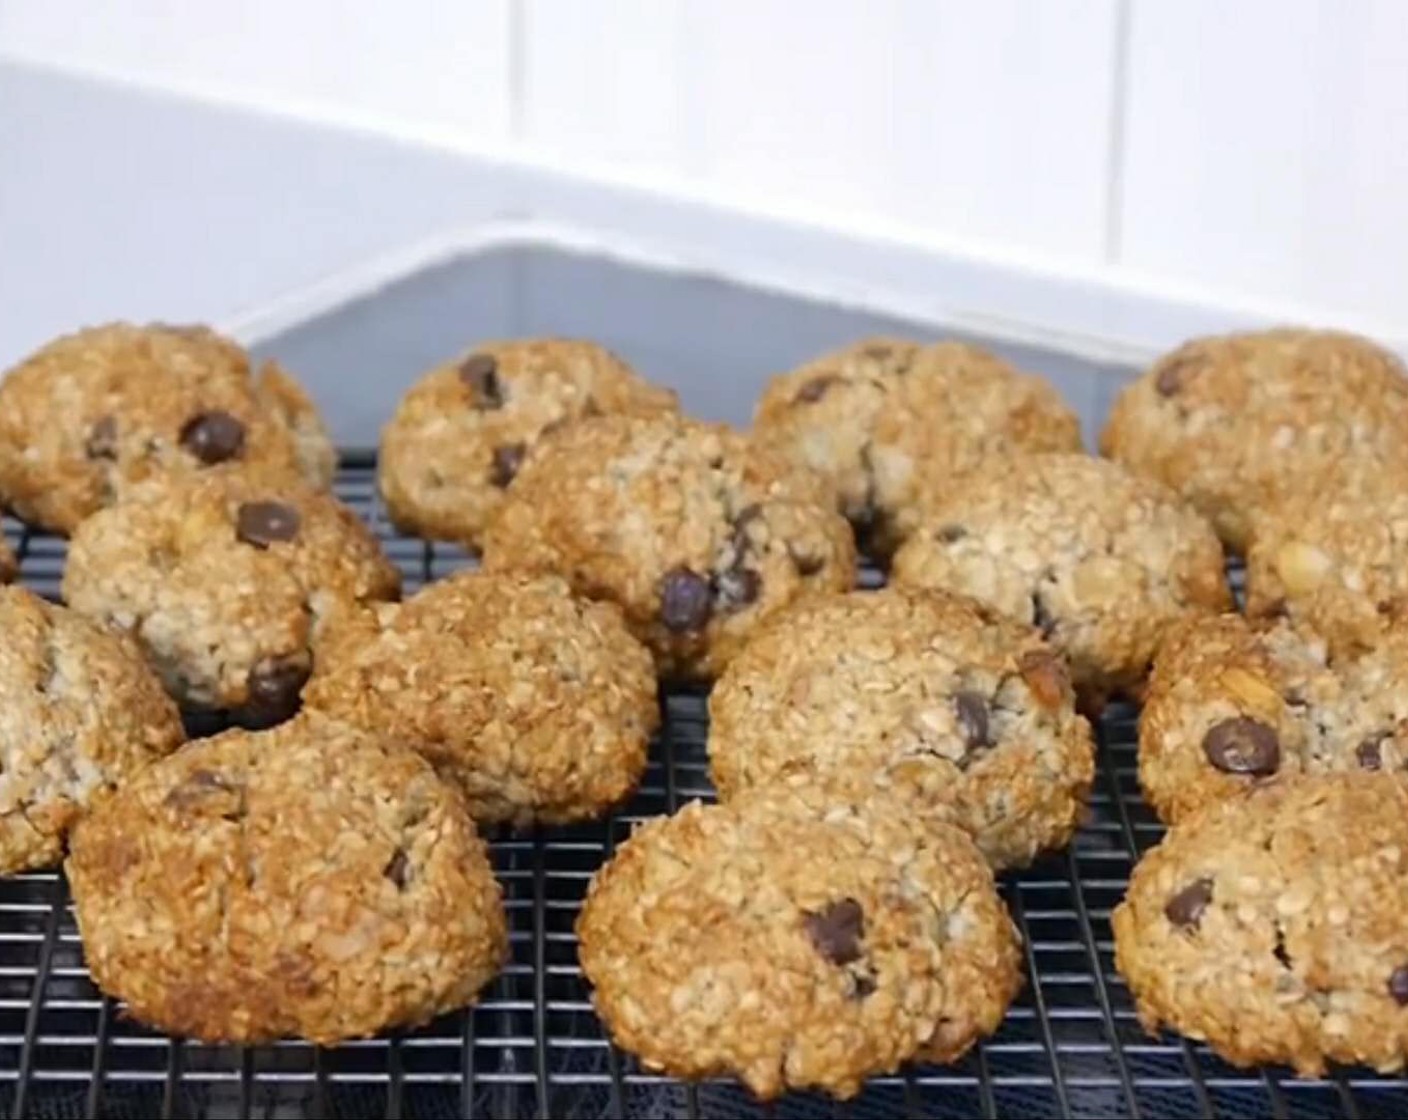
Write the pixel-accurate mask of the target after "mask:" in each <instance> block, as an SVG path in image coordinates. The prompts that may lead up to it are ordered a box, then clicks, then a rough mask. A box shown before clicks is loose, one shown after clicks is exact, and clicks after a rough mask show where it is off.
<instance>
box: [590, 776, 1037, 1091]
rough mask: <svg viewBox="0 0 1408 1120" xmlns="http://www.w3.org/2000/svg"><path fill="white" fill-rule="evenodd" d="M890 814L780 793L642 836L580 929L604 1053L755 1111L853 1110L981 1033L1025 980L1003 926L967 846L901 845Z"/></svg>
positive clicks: (882, 806) (681, 818)
mask: <svg viewBox="0 0 1408 1120" xmlns="http://www.w3.org/2000/svg"><path fill="white" fill-rule="evenodd" d="M903 812H904V809H903V806H901V805H900V804H898V803H892V802H887V801H886V800H885V798H884V797H883V795H876V797H875V798H873V799H872V802H871V804H870V805H869V806H868V807H867V808H866V809H865V810H860V809H857V808H855V807H852V806H848V805H846V804H844V803H840V804H836V803H833V802H831V801H829V800H828V799H826V798H824V797H821V796H819V795H818V792H817V790H816V789H815V788H814V787H812V786H810V785H807V784H805V783H801V784H787V783H781V784H779V785H777V786H775V787H770V788H768V789H763V790H756V791H753V792H751V793H750V794H748V795H747V796H745V797H741V798H739V799H737V800H736V801H734V802H733V803H731V804H728V805H708V806H706V805H702V804H700V803H698V802H692V803H690V804H689V805H686V806H685V807H684V808H683V809H682V810H680V812H679V813H677V814H676V815H675V816H673V817H662V818H656V819H655V820H652V821H649V822H647V823H646V824H644V825H642V826H641V827H640V828H639V829H637V831H636V832H635V834H634V835H633V836H632V837H631V838H630V840H628V841H627V842H626V843H625V844H623V845H622V847H621V848H620V850H619V851H618V852H617V853H616V855H615V856H614V857H613V858H612V860H611V862H609V863H608V864H607V865H606V866H605V867H603V868H602V869H601V870H600V871H599V872H598V873H597V875H596V876H595V878H594V879H593V881H592V884H591V886H590V888H589V890H588V892H587V899H586V903H585V905H584V906H583V908H582V913H581V915H580V916H579V918H578V920H577V934H578V937H579V939H580V943H581V960H582V969H583V971H584V972H585V974H586V976H587V978H588V980H590V982H591V983H592V985H593V987H594V992H593V1002H594V1003H595V1006H596V1009H597V1012H598V1014H600V1015H601V1017H602V1019H603V1020H604V1021H605V1022H606V1024H607V1026H608V1027H609V1029H610V1030H611V1033H612V1035H613V1037H614V1038H615V1039H616V1041H617V1042H618V1043H619V1044H620V1045H621V1046H623V1047H625V1048H626V1049H627V1050H630V1051H631V1052H632V1053H634V1054H636V1055H638V1056H639V1057H640V1059H641V1061H642V1062H643V1063H644V1064H645V1066H646V1067H647V1068H649V1069H655V1070H662V1071H664V1072H666V1073H669V1074H671V1075H674V1076H677V1077H686V1078H701V1077H709V1076H715V1075H720V1074H731V1075H733V1076H736V1077H738V1078H739V1079H740V1080H742V1081H743V1082H744V1084H746V1085H747V1086H748V1088H749V1089H751V1090H752V1091H753V1092H754V1093H756V1094H757V1095H758V1096H760V1097H763V1098H771V1097H775V1096H777V1095H778V1094H780V1093H782V1092H783V1091H784V1090H787V1089H821V1090H824V1091H825V1092H828V1093H831V1094H833V1095H835V1096H838V1097H849V1096H853V1095H854V1094H855V1093H856V1092H857V1091H858V1090H859V1089H860V1086H861V1082H862V1080H863V1079H864V1078H866V1077H867V1076H869V1075H871V1074H877V1073H889V1072H891V1071H893V1070H894V1069H895V1068H896V1067H897V1066H898V1065H899V1064H900V1063H902V1062H905V1061H907V1060H909V1059H910V1058H912V1057H919V1058H921V1059H927V1060H930V1061H954V1060H956V1059H957V1058H958V1057H959V1056H960V1055H961V1054H963V1052H964V1051H966V1050H967V1049H968V1048H969V1047H970V1046H971V1045H972V1044H973V1042H974V1041H976V1039H977V1038H979V1037H980V1036H982V1035H985V1034H989V1033H991V1032H992V1031H993V1030H995V1029H996V1028H997V1027H998V1025H999V1024H1000V1023H1001V1021H1002V1016H1003V1014H1004V1012H1005V1011H1006V1009H1007V1005H1008V1004H1009V1002H1010V1001H1011V999H1012V997H1013V996H1014V995H1015V994H1016V992H1017V989H1018V988H1019V986H1020V984H1021V971H1020V959H1021V958H1020V953H1019V951H1018V942H1017V936H1016V931H1015V930H1014V929H1013V926H1012V922H1011V919H1010V918H1009V917H1008V916H1007V912H1006V910H1005V909H1004V907H1003V905H1002V902H1001V900H1000V899H999V898H998V896H997V892H996V890H995V889H994V887H993V881H992V874H991V872H990V871H989V870H988V868H987V867H986V866H984V864H983V861H982V859H981V857H980V856H979V855H978V852H977V851H976V850H975V849H974V847H973V845H972V843H971V842H970V841H969V840H968V838H967V837H966V836H964V835H963V834H962V833H961V832H959V831H958V830H957V829H953V828H937V829H935V830H933V831H930V832H927V833H923V834H916V833H915V832H913V831H912V830H911V829H910V828H908V827H907V826H906V823H905V821H904V817H903ZM701 931H703V936H701Z"/></svg>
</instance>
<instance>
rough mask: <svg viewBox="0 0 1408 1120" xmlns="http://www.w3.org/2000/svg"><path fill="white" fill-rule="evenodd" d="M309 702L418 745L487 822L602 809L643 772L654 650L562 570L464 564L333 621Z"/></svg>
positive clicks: (568, 817)
mask: <svg viewBox="0 0 1408 1120" xmlns="http://www.w3.org/2000/svg"><path fill="white" fill-rule="evenodd" d="M304 703H305V705H306V706H307V707H308V708H309V709H310V710H315V711H320V712H324V713H326V714H328V715H330V716H332V717H334V718H337V719H342V720H345V721H347V722H350V723H353V724H355V725H357V726H359V727H365V728H367V729H369V730H374V731H377V732H379V733H382V734H384V735H386V736H388V737H389V738H392V739H394V740H396V741H397V742H400V743H405V744H407V745H409V746H413V747H415V748H416V749H417V750H419V751H420V752H421V754H423V755H425V757H426V758H428V759H430V761H431V762H433V763H434V764H435V767H436V769H437V770H439V772H440V773H441V775H442V776H444V777H447V778H450V779H452V780H454V781H455V782H456V783H458V785H459V786H460V788H461V790H462V791H463V792H464V793H465V794H466V796H467V799H468V802H469V807H470V811H471V812H472V813H473V814H474V816H475V817H476V818H477V819H479V820H480V821H485V822H499V821H507V822H510V823H512V824H514V825H518V826H527V825H530V824H533V823H535V822H537V823H551V824H560V823H564V822H567V821H574V820H580V819H583V818H587V817H593V816H596V815H597V814H599V813H602V812H604V811H605V810H607V809H609V808H610V807H611V806H612V805H615V804H616V803H617V802H619V801H621V800H622V799H623V798H624V797H626V796H627V795H628V794H629V793H630V792H631V791H632V790H633V789H634V788H635V785H636V783H637V782H638V781H639V780H640V775H641V773H642V771H643V770H644V769H645V755H646V748H647V746H648V745H649V741H650V735H651V733H652V732H653V731H654V730H655V727H656V724H657V723H658V722H659V708H658V705H657V703H656V696H655V671H654V664H653V663H652V661H651V657H650V652H649V650H647V649H646V648H645V647H644V646H643V645H641V644H640V643H639V642H637V641H636V640H635V639H634V638H633V637H632V636H631V634H630V631H628V630H627V629H626V624H625V621H624V620H623V619H622V617H621V612H620V611H619V610H618V609H617V608H616V607H615V606H613V605H611V604H609V603H593V602H590V601H588V600H583V599H574V598H573V597H572V595H571V593H570V592H569V590H568V587H567V584H566V583H565V582H563V581H562V580H560V579H556V578H552V577H546V578H534V577H523V576H516V575H511V574H505V575H487V574H483V573H477V572H463V573H459V574H456V575H454V576H451V577H450V578H449V579H445V580H441V581H440V582H438V583H433V584H431V585H430V586H428V587H426V588H425V589H424V590H422V591H420V592H418V593H417V594H415V595H413V596H412V597H411V598H410V599H408V600H406V602H405V603H402V604H399V605H392V604H379V605H377V606H375V607H371V608H368V609H365V610H363V611H360V612H356V613H355V614H354V615H353V616H352V617H349V618H348V619H346V620H345V621H343V622H339V623H337V624H334V625H333V626H331V627H330V628H329V632H328V636H327V639H326V640H325V641H323V642H321V643H320V644H319V646H318V656H317V672H316V674H315V675H314V677H313V679H312V681H311V682H310V683H309V685H308V688H307V690H306V691H305V693H304Z"/></svg>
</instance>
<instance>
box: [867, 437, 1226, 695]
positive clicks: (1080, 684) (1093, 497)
mask: <svg viewBox="0 0 1408 1120" xmlns="http://www.w3.org/2000/svg"><path fill="white" fill-rule="evenodd" d="M920 509H921V510H922V512H921V513H920V514H919V515H918V516H917V517H916V519H915V522H914V525H915V527H914V530H913V531H912V532H910V533H909V534H908V536H907V538H906V540H905V543H904V545H903V547H901V548H900V550H899V551H898V552H897V553H896V554H895V558H894V565H893V569H892V578H893V580H894V582H896V583H899V584H904V585H907V586H918V587H936V588H944V589H948V590H952V591H961V592H964V593H966V594H969V595H973V596H975V597H976V598H979V599H982V600H983V601H984V602H987V603H991V604H992V605H993V606H995V607H997V608H998V609H999V610H1002V611H1003V612H1005V613H1006V614H1008V615H1010V616H1011V617H1013V618H1015V619H1017V620H1019V621H1021V622H1025V623H1030V624H1031V625H1032V626H1035V627H1036V628H1037V629H1039V630H1040V631H1041V632H1042V634H1043V635H1044V636H1045V637H1046V638H1047V639H1048V641H1050V643H1051V644H1052V646H1054V647H1055V648H1056V649H1058V650H1060V651H1061V652H1062V653H1063V654H1065V655H1066V657H1067V658H1068V659H1069V661H1070V666H1071V673H1072V677H1073V678H1074V680H1075V683H1076V687H1077V688H1078V689H1080V690H1081V691H1082V692H1083V693H1085V694H1087V695H1090V696H1097V697H1098V696H1101V695H1105V694H1109V693H1113V692H1125V693H1137V691H1138V690H1139V688H1140V686H1141V685H1142V683H1143V681H1144V678H1145V676H1146V675H1147V673H1148V670H1149V660H1150V658H1151V657H1153V655H1154V650H1155V649H1157V648H1158V644H1159V640H1160V638H1161V637H1162V636H1163V633H1164V631H1165V630H1167V628H1168V627H1169V625H1170V624H1171V623H1173V622H1174V621H1176V620H1177V619H1179V618H1181V617H1182V616H1184V615H1185V614H1188V613H1199V612H1204V613H1205V612H1217V611H1223V610H1228V609H1230V608H1231V606H1232V596H1231V593H1230V592H1229V591H1228V589H1227V581H1226V579H1225V578H1224V575H1223V556H1222V546H1221V545H1220V544H1219V543H1218V539H1217V535H1216V534H1215V533H1214V532H1213V531H1212V528H1211V526H1209V525H1208V523H1207V522H1206V521H1204V520H1203V519H1202V518H1201V517H1200V516H1199V515H1198V514H1197V513H1195V512H1194V511H1193V510H1192V508H1191V507H1189V506H1186V505H1184V504H1183V502H1182V501H1181V500H1180V499H1179V498H1178V497H1177V496H1176V495H1175V494H1174V493H1173V492H1172V491H1171V490H1168V489H1167V488H1166V487H1164V486H1163V485H1161V484H1159V483H1157V482H1153V481H1151V480H1148V479H1143V478H1136V477H1135V476H1133V475H1131V474H1129V473H1128V472H1127V471H1125V470H1124V469H1123V468H1122V467H1119V466H1117V465H1116V464H1114V463H1108V462H1103V461H1101V460H1099V459H1092V458H1090V457H1089V456H1085V455H1067V454H1052V455H1032V456H1023V457H1019V458H1008V459H1001V460H992V461H990V462H989V463H988V464H987V465H986V466H985V467H984V468H983V469H982V470H981V471H979V472H977V473H976V474H974V475H972V476H970V477H969V478H968V479H966V480H965V481H964V483H963V485H961V486H945V487H942V488H941V489H939V490H937V491H935V492H933V493H932V494H930V495H928V496H927V500H926V501H925V502H924V503H923V505H922V507H920Z"/></svg>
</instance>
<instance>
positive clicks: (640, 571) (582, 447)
mask: <svg viewBox="0 0 1408 1120" xmlns="http://www.w3.org/2000/svg"><path fill="white" fill-rule="evenodd" d="M484 564H485V566H486V568H488V569H489V570H491V571H509V570H520V571H527V572H548V573H554V574H557V575H560V576H562V577H563V578H564V579H566V580H567V581H568V582H569V583H570V584H571V585H572V587H573V589H574V590H575V591H577V592H578V593H579V594H582V595H586V596H588V597H590V598H595V599H605V600H609V601H611V602H614V603H616V604H618V605H619V606H620V607H621V609H622V610H623V611H624V613H625V617H626V622H627V624H628V625H629V626H630V627H631V629H632V631H633V632H634V633H635V634H636V635H637V637H639V638H640V639H641V640H642V641H643V642H645V643H646V645H648V646H649V647H650V648H651V650H652V651H653V652H654V653H655V659H656V664H657V668H658V670H659V672H660V673H661V674H662V675H665V676H682V677H694V678H706V679H707V678H711V677H713V676H716V675H717V674H718V672H719V671H720V670H721V669H722V668H723V667H724V665H726V664H727V663H728V661H729V659H730V658H731V657H733V656H734V654H735V653H736V652H737V650H738V649H739V647H740V646H741V645H742V643H743V642H744V640H745V639H746V638H747V636H748V634H749V633H751V632H752V630H753V629H754V628H755V627H756V626H757V625H758V623H759V622H761V621H762V620H763V619H765V618H767V617H769V616H770V615H772V614H774V613H775V612H776V611H778V610H779V609H780V608H782V607H785V606H787V605H788V604H789V603H792V602H795V601H797V600H800V599H804V598H808V597H810V596H814V595H818V594H823V593H826V592H834V591H841V590H844V589H846V588H849V587H850V586H851V584H852V582H853V581H854V579H855V571H856V559H855V545H854V541H853V540H852V537H851V531H850V528H849V526H848V525H847V524H846V522H845V519H844V518H842V517H841V516H840V514H838V513H836V512H835V510H834V509H833V508H832V506H831V503H830V500H829V498H828V496H827V494H826V492H825V488H824V486H823V485H822V484H821V482H820V481H819V480H817V479H816V478H814V477H812V476H811V475H808V474H806V473H805V472H802V471H799V470H797V469H796V468H794V467H792V466H791V465H790V464H788V463H787V462H786V461H784V460H781V459H779V458H778V457H776V456H775V455H773V454H771V453H769V452H767V451H764V450H761V449H759V448H757V447H756V446H753V445H751V444H750V443H749V442H748V440H747V439H745V438H744V437H743V436H742V435H740V434H739V433H738V432H735V431H733V430H732V429H729V428H727V427H724V426H723V425H719V424H704V423H699V422H697V421H693V420H685V419H681V418H679V417H675V416H655V417H625V416H616V417H600V418H598V419H593V420H584V421H582V422H581V423H578V424H574V425H572V426H571V427H569V428H566V429H564V430H563V431H562V432H560V433H558V434H557V435H555V436H554V437H553V438H552V439H551V440H549V441H547V442H546V443H545V444H544V445H543V446H542V447H541V448H540V449H539V451H538V453H537V454H535V455H534V456H533V457H532V458H531V459H530V460H529V461H528V463H527V464H526V466H525V467H524V469H523V472H522V473H521V474H520V475H519V477H518V480H517V481H516V482H515V483H514V485H513V487H512V489H511V490H509V492H508V495H507V497H506V499H505V501H504V504H503V506H502V508H501V510H500V512H499V514H498V516H497V517H496V518H495V520H494V521H493V523H492V524H491V525H490V527H489V531H488V533H487V535H486V538H485V552H484Z"/></svg>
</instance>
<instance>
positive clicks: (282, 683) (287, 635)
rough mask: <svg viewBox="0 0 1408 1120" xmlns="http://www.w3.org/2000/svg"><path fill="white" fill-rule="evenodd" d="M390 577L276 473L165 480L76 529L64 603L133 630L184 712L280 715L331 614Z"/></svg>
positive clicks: (390, 593) (392, 584)
mask: <svg viewBox="0 0 1408 1120" xmlns="http://www.w3.org/2000/svg"><path fill="white" fill-rule="evenodd" d="M399 590H400V575H399V573H398V572H397V570H396V569H395V568H394V567H393V566H392V565H391V563H390V562H389V561H388V560H387V559H386V558H385V557H384V556H383V555H382V553H381V549H380V547H379V546H378V544H377V542H376V538H374V537H373V536H372V534H371V532H370V531H369V530H368V529H367V528H366V526H364V525H363V524H362V523H361V522H360V521H358V520H357V517H356V515H355V514H353V513H352V511H351V510H350V509H348V508H347V507H346V506H344V505H342V504H341V503H340V502H338V501H337V500H336V499H334V498H333V497H331V496H330V495H328V494H326V493H323V492H321V491H318V490H314V489H313V488H312V487H311V486H308V485H307V484H305V483H302V482H300V481H298V480H297V479H295V478H293V477H291V476H290V475H288V474H287V473H286V472H273V473H266V472H260V471H258V470H254V469H250V468H243V469H238V470H232V469H223V470H211V471H205V472H201V473H199V474H176V475H170V476H167V477H165V478H159V479H152V480H150V481H148V482H147V483H144V484H143V485H142V486H139V487H134V488H133V489H132V490H131V491H130V492H129V493H128V494H127V495H126V496H125V497H124V498H123V499H122V500H121V501H120V502H118V503H117V504H116V505H113V506H110V507H108V508H107V509H104V510H101V511H100V512H98V513H96V514H94V515H93V516H92V517H90V518H89V519H88V520H87V521H85V522H83V523H82V524H81V525H80V526H79V527H78V530H77V531H76V532H75V533H74V535H73V541H72V544H71V546H70V549H69V556H68V564H67V567H66V568H65V571H64V581H63V594H64V598H65V599H66V600H67V601H68V602H69V604H70V605H72V606H73V607H74V608H75V609H76V610H78V611H80V612H82V613H83V614H87V615H91V616H92V617H94V618H98V619H101V620H103V621H104V622H106V623H108V624H109V625H112V626H115V627H117V628H118V629H121V630H126V631H129V632H130V633H132V634H133V635H134V636H135V637H136V638H137V640H138V642H140V643H141V645H142V648H143V649H144V650H145V652H146V654H147V657H148V658H149V659H150V661H151V662H152V664H153V665H154V666H155V668H156V670H157V672H158V673H159V674H160V675H161V678H162V680H163V682H164V683H165V684H166V687H167V690H168V691H169V692H170V693H171V695H173V696H174V697H176V699H177V700H178V701H179V702H180V703H181V705H182V706H184V707H189V708H206V709H225V710H229V711H230V712H231V713H232V715H233V716H234V718H236V719H238V720H240V721H241V722H244V723H247V724H250V725H254V726H264V725H267V724H271V723H277V722H278V721H279V720H281V719H285V718H287V717H288V716H289V715H291V714H292V713H293V712H294V711H295V710H296V709H297V707H298V701H299V693H300V692H301V690H302V688H303V685H304V683H305V682H306V681H307V679H308V675H309V672H310V671H311V669H312V664H313V652H312V647H313V643H314V642H315V640H316V639H317V636H318V634H319V632H320V630H321V628H322V626H323V624H324V622H325V621H326V619H327V618H328V617H329V616H330V615H332V614H333V613H335V612H336V611H337V610H338V609H339V608H343V607H346V606H348V605H352V604H357V603H365V602H368V601H373V600H379V599H390V598H394V597H395V596H396V595H397V594H398V593H399Z"/></svg>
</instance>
